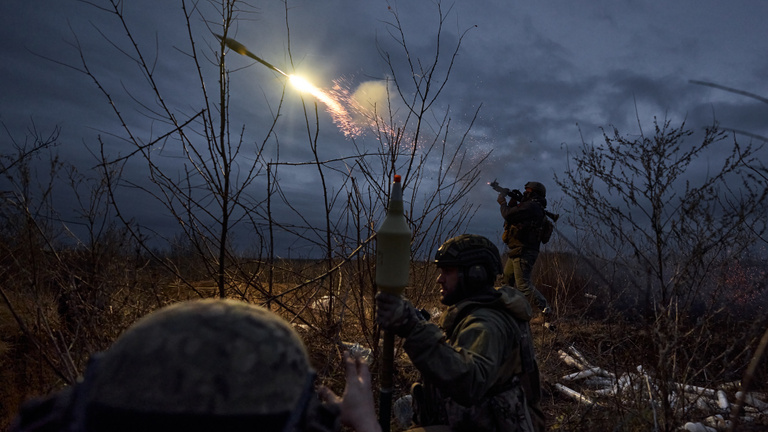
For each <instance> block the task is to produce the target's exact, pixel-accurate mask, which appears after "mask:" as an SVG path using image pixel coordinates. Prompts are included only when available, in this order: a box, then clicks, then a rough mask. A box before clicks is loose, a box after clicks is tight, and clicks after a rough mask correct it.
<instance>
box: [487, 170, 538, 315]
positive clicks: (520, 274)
mask: <svg viewBox="0 0 768 432" xmlns="http://www.w3.org/2000/svg"><path fill="white" fill-rule="evenodd" d="M531 183H533V182H531ZM497 201H498V203H499V205H500V209H501V216H502V217H503V218H504V235H503V236H502V240H503V241H504V243H505V244H506V245H507V247H508V250H507V263H506V265H505V266H504V276H503V279H502V282H503V283H505V284H509V285H514V286H515V287H516V288H517V289H518V290H519V291H520V292H521V293H523V295H524V296H525V297H526V298H528V300H529V301H530V302H531V304H532V305H534V306H536V307H537V308H538V309H539V310H544V309H545V308H546V307H547V306H549V304H548V303H547V299H546V298H545V297H544V296H543V295H542V294H541V292H539V290H537V289H536V287H535V286H534V285H533V282H532V280H531V274H532V273H533V266H534V264H536V259H537V258H538V256H539V246H540V245H541V241H540V240H539V231H538V228H539V227H540V225H541V223H542V222H543V220H544V217H545V216H544V208H546V206H547V200H546V198H545V197H543V196H541V195H540V194H535V193H534V194H531V195H529V196H527V197H525V198H523V200H522V201H521V202H520V203H519V204H517V201H516V200H515V199H514V198H513V199H510V201H509V204H508V203H507V200H506V197H505V194H499V197H498V199H497Z"/></svg>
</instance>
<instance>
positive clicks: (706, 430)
mask: <svg viewBox="0 0 768 432" xmlns="http://www.w3.org/2000/svg"><path fill="white" fill-rule="evenodd" d="M684 428H685V430H687V431H688V432H717V429H715V428H711V427H709V426H704V425H703V424H701V423H692V422H688V423H686V424H685V427H684Z"/></svg>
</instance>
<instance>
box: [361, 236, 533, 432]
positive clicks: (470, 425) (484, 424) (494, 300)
mask: <svg viewBox="0 0 768 432" xmlns="http://www.w3.org/2000/svg"><path fill="white" fill-rule="evenodd" d="M434 262H435V264H436V265H437V267H438V269H439V271H440V276H439V277H438V279H437V283H438V284H439V285H440V301H441V302H442V303H443V304H445V305H447V306H448V309H447V310H446V311H445V313H444V314H442V316H441V321H440V326H438V325H435V324H432V323H429V322H426V321H424V320H423V319H422V315H421V314H420V313H419V312H418V311H417V310H416V309H415V308H414V306H413V305H412V304H411V303H410V302H409V301H407V300H405V299H403V298H402V297H400V296H395V295H391V294H386V293H379V294H377V296H376V307H377V320H378V322H379V324H380V325H381V326H382V327H383V328H385V329H387V330H389V331H392V332H394V333H395V334H396V335H398V336H400V337H402V338H405V342H404V344H403V348H404V349H405V352H406V353H408V356H409V357H410V359H411V362H413V364H414V366H416V368H417V369H418V370H419V372H421V375H422V378H423V383H417V384H414V386H413V387H412V390H411V391H412V394H413V401H414V420H415V422H416V424H417V425H419V426H434V425H447V427H449V428H450V430H454V431H464V430H466V431H478V432H483V431H493V432H511V431H534V430H535V431H542V430H544V415H543V413H542V411H541V409H540V408H539V401H540V399H541V388H540V383H539V372H538V367H537V364H536V359H535V356H534V351H533V344H532V341H531V333H530V328H529V325H528V321H529V320H530V319H531V315H532V312H531V306H530V305H529V304H528V301H526V299H525V297H523V296H522V294H520V293H519V292H518V291H516V290H515V289H513V288H511V287H509V286H504V287H501V288H499V289H495V288H494V283H495V280H496V276H497V275H498V274H500V273H501V259H500V257H499V250H498V249H497V248H496V246H495V245H494V244H493V243H492V242H491V241H490V240H488V239H487V238H485V237H481V236H477V235H470V234H464V235H461V236H458V237H454V238H452V239H450V240H448V241H446V242H445V243H444V244H443V245H442V246H440V248H439V249H438V251H437V253H436V254H435V260H434Z"/></svg>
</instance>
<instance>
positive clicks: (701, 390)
mask: <svg viewBox="0 0 768 432" xmlns="http://www.w3.org/2000/svg"><path fill="white" fill-rule="evenodd" d="M675 385H676V386H677V387H678V388H681V389H683V391H685V392H688V393H693V394H695V395H707V396H710V397H717V395H716V390H714V389H711V388H706V387H699V386H695V385H690V384H681V383H675Z"/></svg>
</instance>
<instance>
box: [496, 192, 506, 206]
mask: <svg viewBox="0 0 768 432" xmlns="http://www.w3.org/2000/svg"><path fill="white" fill-rule="evenodd" d="M507 192H509V189H504V190H502V191H501V192H499V196H498V198H496V202H498V203H499V204H506V203H507Z"/></svg>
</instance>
